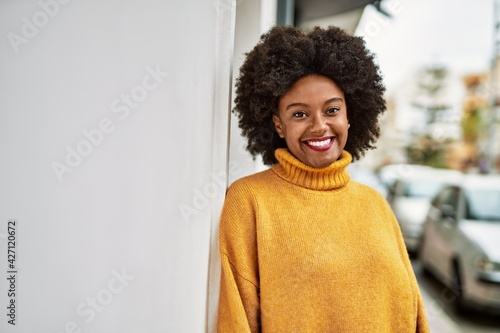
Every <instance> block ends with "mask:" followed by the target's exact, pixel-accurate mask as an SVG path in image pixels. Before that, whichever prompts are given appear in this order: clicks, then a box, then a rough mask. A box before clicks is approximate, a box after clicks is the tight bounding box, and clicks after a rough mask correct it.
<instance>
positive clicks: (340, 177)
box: [272, 148, 352, 191]
mask: <svg viewBox="0 0 500 333" xmlns="http://www.w3.org/2000/svg"><path fill="white" fill-rule="evenodd" d="M274 156H275V157H276V159H277V160H278V162H279V163H278V164H275V165H273V166H272V169H273V170H274V172H276V173H277V174H278V176H280V177H281V178H283V179H285V180H287V181H289V182H290V183H293V184H295V185H298V186H302V187H305V188H308V189H311V190H319V191H326V190H334V189H338V188H341V187H343V186H345V185H346V184H347V183H348V182H349V180H350V176H349V174H348V173H347V171H346V168H347V166H348V165H349V163H351V161H352V156H351V154H349V153H348V152H347V151H345V150H344V151H342V153H341V154H340V157H339V159H338V160H337V161H335V162H333V163H332V164H330V165H329V166H327V167H326V168H313V167H310V166H308V165H307V164H304V163H302V162H301V161H300V160H298V159H297V158H296V157H295V156H293V155H292V153H290V151H289V150H288V149H287V148H279V149H276V151H275V153H274Z"/></svg>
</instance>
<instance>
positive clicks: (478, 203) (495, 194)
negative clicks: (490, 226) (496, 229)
mask: <svg viewBox="0 0 500 333" xmlns="http://www.w3.org/2000/svg"><path fill="white" fill-rule="evenodd" d="M466 203H467V205H466V207H467V218H468V219H470V220H482V221H497V222H500V190H498V189H495V190H472V191H468V192H467V193H466Z"/></svg>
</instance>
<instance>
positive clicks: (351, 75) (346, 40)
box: [233, 26, 386, 165]
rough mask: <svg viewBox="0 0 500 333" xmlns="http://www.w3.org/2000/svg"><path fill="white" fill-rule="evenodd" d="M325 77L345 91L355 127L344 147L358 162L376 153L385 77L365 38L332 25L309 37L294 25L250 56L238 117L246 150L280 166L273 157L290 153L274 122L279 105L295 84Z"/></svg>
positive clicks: (272, 33) (239, 85)
mask: <svg viewBox="0 0 500 333" xmlns="http://www.w3.org/2000/svg"><path fill="white" fill-rule="evenodd" d="M313 74H316V75H324V76H327V77H329V78H330V79H332V80H333V81H334V82H335V83H336V84H337V85H338V86H339V87H340V88H341V89H342V91H343V92H344V96H345V100H346V105H347V114H348V118H349V123H350V124H351V127H350V129H349V138H348V140H347V143H346V145H345V148H344V149H345V150H347V151H348V152H349V153H350V154H351V155H352V157H353V160H357V159H359V158H360V157H362V156H363V155H364V153H365V151H366V150H368V149H373V148H375V146H374V144H375V142H376V141H377V138H378V137H379V135H380V128H379V125H378V116H379V115H380V114H381V113H383V112H384V111H385V109H386V105H385V100H384V92H385V88H384V85H383V83H382V77H381V75H380V73H379V68H378V66H377V65H376V64H375V62H374V56H373V55H372V53H371V52H369V51H368V50H367V49H366V47H365V44H364V41H363V39H362V38H360V37H354V36H351V35H349V34H347V33H346V32H344V31H343V30H341V29H339V28H337V27H333V26H330V27H328V28H326V29H324V28H320V27H316V28H314V29H313V30H312V31H311V32H309V33H305V32H304V31H302V30H300V29H299V28H296V27H292V26H277V27H273V28H271V29H270V30H269V31H268V32H267V33H265V34H263V35H262V36H261V38H260V41H259V43H258V44H257V45H256V46H255V47H254V48H253V49H252V50H251V51H250V52H248V53H247V54H246V58H245V61H244V63H243V65H242V66H241V68H240V75H239V77H238V79H237V81H236V97H235V100H234V101H235V106H234V109H233V112H234V113H235V114H236V115H237V116H238V120H239V121H238V125H239V127H240V128H241V130H242V134H243V136H244V137H246V138H247V140H248V141H247V147H246V148H247V150H248V151H249V152H250V154H252V156H253V157H254V158H255V157H256V156H257V155H262V159H263V162H264V163H265V164H266V165H272V164H275V163H276V162H277V161H276V158H275V156H274V152H275V150H276V149H278V148H286V147H287V145H286V142H285V140H284V139H282V138H280V137H279V136H278V134H277V133H276V129H275V127H274V123H273V121H272V116H273V114H278V103H279V99H280V97H281V96H283V95H284V94H285V93H286V92H287V91H288V90H289V89H290V88H291V87H292V86H293V84H294V83H295V82H296V81H297V80H298V79H300V78H301V77H303V76H306V75H313Z"/></svg>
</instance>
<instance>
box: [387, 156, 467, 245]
mask: <svg viewBox="0 0 500 333" xmlns="http://www.w3.org/2000/svg"><path fill="white" fill-rule="evenodd" d="M405 170H406V171H405V173H402V174H400V176H399V177H398V178H396V179H395V180H394V181H393V182H392V186H391V187H390V188H389V191H388V195H387V201H388V202H389V204H390V205H391V208H392V210H393V212H394V215H395V216H396V219H397V220H398V223H399V225H400V228H401V232H402V234H403V238H404V241H405V244H406V248H407V249H408V252H409V253H411V254H417V253H418V248H419V246H420V238H421V237H422V226H423V224H424V222H425V217H426V215H427V212H428V211H429V208H430V204H431V200H432V198H433V197H434V196H435V195H436V193H437V192H438V191H439V190H440V189H441V188H442V187H443V186H444V185H445V184H447V183H455V182H458V181H459V180H460V179H461V177H462V173H461V172H458V171H455V170H446V169H436V168H431V167H424V166H418V165H415V166H408V167H407V168H406V169H405Z"/></svg>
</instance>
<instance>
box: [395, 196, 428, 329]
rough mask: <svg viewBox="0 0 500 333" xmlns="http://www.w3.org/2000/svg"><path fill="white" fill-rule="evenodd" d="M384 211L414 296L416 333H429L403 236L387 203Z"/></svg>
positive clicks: (420, 296)
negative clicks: (389, 222)
mask: <svg viewBox="0 0 500 333" xmlns="http://www.w3.org/2000/svg"><path fill="white" fill-rule="evenodd" d="M386 210H387V213H388V215H389V219H390V220H391V223H392V225H393V227H394V231H395V234H396V238H397V242H398V246H399V252H400V253H401V258H402V260H403V263H404V265H405V268H406V271H407V272H408V276H409V278H410V280H411V282H412V287H413V290H414V293H415V295H416V310H417V318H416V321H417V322H416V324H417V329H416V333H429V332H430V330H429V324H428V322H427V315H426V313H425V307H424V301H423V299H422V295H421V293H420V288H419V286H418V283H417V278H416V277H415V272H414V271H413V267H412V266H411V262H410V258H409V256H408V251H407V249H406V245H405V243H404V240H403V235H402V233H401V229H400V227H399V223H398V221H397V220H396V217H395V216H394V213H393V212H392V209H391V208H390V206H389V204H387V202H386Z"/></svg>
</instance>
